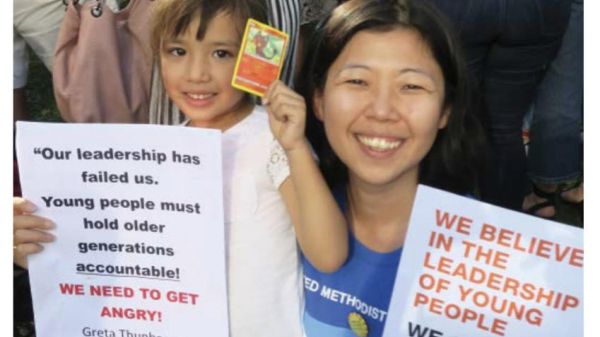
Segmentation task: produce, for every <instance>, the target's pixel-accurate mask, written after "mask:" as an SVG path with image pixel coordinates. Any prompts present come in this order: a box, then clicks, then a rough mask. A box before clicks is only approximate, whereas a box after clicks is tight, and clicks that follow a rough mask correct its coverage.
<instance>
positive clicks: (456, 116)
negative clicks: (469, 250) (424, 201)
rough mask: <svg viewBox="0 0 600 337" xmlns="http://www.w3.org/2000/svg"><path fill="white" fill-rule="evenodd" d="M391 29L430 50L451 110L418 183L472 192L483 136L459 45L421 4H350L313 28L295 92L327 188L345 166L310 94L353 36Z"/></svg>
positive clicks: (341, 177)
mask: <svg viewBox="0 0 600 337" xmlns="http://www.w3.org/2000/svg"><path fill="white" fill-rule="evenodd" d="M396 28H405V29H411V30H414V31H415V32H417V33H419V34H420V35H421V37H422V38H423V40H424V41H425V43H426V44H427V45H428V46H429V48H430V49H431V52H432V54H433V57H434V59H435V60H436V61H437V63H438V64H439V66H440V68H441V69H442V73H443V76H444V85H445V97H444V108H446V107H450V116H449V118H448V124H447V126H446V127H445V128H444V129H441V130H440V131H439V132H438V135H437V137H436V140H435V142H434V144H433V146H432V148H431V150H430V151H429V153H428V154H427V155H426V156H425V158H424V159H423V160H422V162H421V166H420V171H419V183H422V184H426V185H430V186H433V187H437V188H441V189H444V190H447V191H451V192H454V193H460V194H466V193H474V192H476V191H477V185H478V182H479V179H480V176H481V172H482V170H483V163H484V160H483V157H482V156H483V151H484V144H485V143H484V142H485V138H484V133H483V129H482V127H481V125H480V123H479V120H478V118H477V116H476V111H475V106H474V104H473V100H472V93H471V88H470V85H469V83H470V80H469V78H468V76H469V75H468V71H467V68H466V65H465V62H464V59H463V54H462V49H461V46H460V44H459V42H458V41H459V40H458V39H457V37H456V35H455V34H454V32H453V30H452V27H451V25H450V24H449V23H448V21H447V19H446V18H445V17H444V16H443V15H442V14H441V13H439V12H438V11H437V10H436V9H435V8H434V7H432V5H430V4H428V3H427V2H426V1H410V0H349V1H347V2H344V3H343V4H342V5H340V6H338V7H337V8H336V9H335V10H334V11H333V12H332V13H331V14H330V15H329V16H328V17H326V18H324V19H323V21H321V22H320V23H319V24H318V26H317V28H316V30H315V33H314V34H313V36H312V38H311V41H310V43H309V46H308V48H306V49H307V51H308V53H307V55H306V56H305V58H304V59H305V63H304V65H303V70H302V72H301V73H302V74H304V77H303V78H301V80H300V81H299V82H298V90H299V91H300V92H301V93H302V94H303V96H304V97H305V98H306V101H307V107H308V109H309V113H308V122H307V136H308V138H309V140H310V141H311V143H312V145H313V146H314V147H315V149H316V151H317V154H318V155H319V158H320V160H321V161H320V165H321V170H322V172H323V174H324V176H325V178H326V180H327V182H328V184H329V185H330V186H331V187H334V186H337V185H339V184H340V183H346V182H347V181H348V172H347V168H346V166H345V165H344V164H343V163H342V162H341V161H340V160H339V158H338V157H337V156H336V155H335V153H334V152H333V150H332V149H331V147H330V146H329V143H328V142H327V138H326V136H325V131H324V128H323V125H322V123H321V122H320V121H318V120H317V119H316V118H315V116H314V111H313V97H314V95H315V93H319V92H322V91H323V89H324V87H325V82H326V81H327V73H328V71H329V68H330V67H331V65H332V64H333V63H334V62H335V60H336V59H337V57H338V56H339V54H340V53H341V52H342V50H343V48H344V47H345V45H346V44H347V42H348V41H349V40H350V39H351V38H352V37H353V36H354V35H355V34H356V33H358V32H360V31H363V30H369V31H383V32H385V31H391V30H393V29H396Z"/></svg>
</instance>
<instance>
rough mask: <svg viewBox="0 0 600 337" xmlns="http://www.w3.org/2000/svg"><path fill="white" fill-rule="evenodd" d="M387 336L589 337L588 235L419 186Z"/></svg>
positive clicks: (391, 305)
mask: <svg viewBox="0 0 600 337" xmlns="http://www.w3.org/2000/svg"><path fill="white" fill-rule="evenodd" d="M383 336H384V337H407V336H418V337H425V336H426V337H441V336H444V337H480V336H510V337H521V336H544V337H564V336H569V337H579V336H583V231H582V230H581V229H579V228H575V227H570V226H567V225H562V224H559V223H556V222H552V221H547V220H543V219H539V218H536V217H532V216H528V215H525V214H521V213H518V212H514V211H510V210H506V209H503V208H500V207H496V206H492V205H489V204H485V203H482V202H478V201H476V200H472V199H469V198H464V197H461V196H457V195H454V194H451V193H447V192H443V191H439V190H436V189H433V188H430V187H426V186H422V185H421V186H419V189H418V192H417V196H416V200H415V204H414V207H413V211H412V214H411V219H410V226H409V229H408V233H407V237H406V240H405V245H404V249H403V252H402V257H401V260H400V266H399V269H398V274H397V276H396V282H395V285H394V291H393V295H392V298H391V302H390V308H389V311H388V319H387V322H386V326H385V330H384V334H383Z"/></svg>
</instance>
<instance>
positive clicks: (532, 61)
mask: <svg viewBox="0 0 600 337" xmlns="http://www.w3.org/2000/svg"><path fill="white" fill-rule="evenodd" d="M423 1H425V0H423ZM427 1H429V2H431V3H433V4H434V5H436V6H437V8H438V9H440V10H441V11H442V12H443V13H444V14H445V15H447V17H448V18H449V19H450V21H451V22H452V23H453V25H454V27H455V30H457V31H458V33H459V35H460V38H461V43H462V45H463V47H464V50H465V55H466V59H467V66H468V68H469V72H470V74H471V76H472V80H473V81H474V83H475V87H476V88H477V89H478V91H479V93H478V96H479V97H480V103H481V107H482V111H481V114H482V120H483V122H484V126H485V129H486V131H487V135H488V138H489V143H490V145H491V146H490V151H489V158H488V160H489V165H488V168H489V171H488V174H487V175H486V179H484V181H483V182H482V191H481V198H482V199H483V201H486V202H490V203H493V204H495V205H498V206H502V207H505V208H510V209H513V210H517V211H521V210H522V206H523V199H524V197H525V194H526V193H527V189H528V186H529V183H528V179H527V175H526V167H527V163H526V156H525V147H524V145H523V139H522V126H523V117H524V116H525V114H526V113H527V111H528V110H529V108H530V106H531V103H532V102H533V100H534V97H535V95H536V90H537V87H538V84H539V83H540V80H541V79H542V76H543V75H544V72H545V70H546V67H547V66H548V65H549V64H550V62H551V61H552V59H553V58H554V57H555V55H556V53H557V51H558V48H559V47H560V43H561V40H562V36H563V34H564V32H565V29H566V27H567V23H568V21H569V9H570V5H571V1H572V0H551V1H549V0H486V1H481V0H427Z"/></svg>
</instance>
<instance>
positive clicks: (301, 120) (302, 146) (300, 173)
mask: <svg viewBox="0 0 600 337" xmlns="http://www.w3.org/2000/svg"><path fill="white" fill-rule="evenodd" d="M264 104H265V106H266V108H267V111H268V112H269V124H270V126H271V131H272V133H273V135H274V136H275V138H276V139H277V141H278V142H279V144H280V145H281V147H283V149H284V150H285V152H286V155H287V158H288V162H289V167H290V176H289V177H288V178H287V179H286V180H285V181H284V182H283V184H281V187H280V189H279V190H280V192H281V194H282V197H283V200H284V202H285V204H286V206H287V208H288V211H289V213H290V216H291V219H292V222H293V224H294V227H295V230H296V237H297V239H298V243H299V245H300V248H301V249H302V252H303V254H304V256H306V258H308V260H309V261H310V263H311V264H312V265H313V266H315V268H317V269H318V270H320V271H322V272H334V271H336V270H337V269H338V268H339V267H340V266H341V265H342V264H343V263H344V262H345V261H346V257H347V255H348V227H347V225H346V220H345V219H344V216H343V214H342V213H341V211H340V208H339V206H338V205H337V203H336V202H335V199H334V198H333V196H332V194H331V192H330V191H329V188H328V187H327V184H326V183H325V180H324V179H323V176H322V175H321V172H320V171H319V168H318V167H317V164H316V162H315V160H314V158H313V155H312V151H311V147H310V145H309V143H308V140H307V139H306V137H305V136H304V128H305V125H306V104H305V101H304V98H303V97H302V96H300V95H298V94H297V93H296V92H294V91H293V90H291V89H290V88H288V87H287V86H286V85H285V84H283V83H282V82H281V81H276V82H274V83H272V84H271V86H270V87H269V90H268V91H267V93H266V95H265V100H264Z"/></svg>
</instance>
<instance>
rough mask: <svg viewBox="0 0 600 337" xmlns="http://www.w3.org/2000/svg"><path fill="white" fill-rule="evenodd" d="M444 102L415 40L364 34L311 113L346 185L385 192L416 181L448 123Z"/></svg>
mask: <svg viewBox="0 0 600 337" xmlns="http://www.w3.org/2000/svg"><path fill="white" fill-rule="evenodd" d="M444 94H445V92H444V77H443V74H442V70H441V69H440V67H439V65H438V63H437V62H436V60H435V58H434V57H433V55H432V53H431V50H430V48H429V46H428V45H427V43H426V42H425V41H424V40H423V39H422V37H421V36H420V35H419V34H418V33H417V32H415V31H414V30H410V29H405V28H396V29H393V30H390V31H361V32H359V33H357V34H356V35H354V36H353V37H352V38H351V39H350V40H349V41H348V43H347V44H346V46H345V47H344V49H343V50H342V52H341V53H340V55H339V56H338V58H337V59H336V60H335V62H334V63H333V64H332V65H331V67H330V68H329V71H328V73H327V80H326V83H325V87H324V88H323V91H322V92H318V93H316V94H315V99H314V105H315V107H314V108H315V113H316V115H317V117H318V118H319V119H320V120H322V121H323V123H324V127H325V132H326V134H327V139H328V141H329V143H330V145H331V147H332V148H333V150H334V151H335V153H336V154H337V155H338V157H339V158H340V160H341V161H342V162H344V163H345V164H346V166H347V167H348V171H349V174H350V177H351V179H358V180H360V181H362V182H365V183H368V184H372V185H377V186H382V185H386V184H393V183H394V182H396V181H399V180H400V179H401V178H411V179H413V178H414V179H415V182H416V181H417V180H418V171H419V164H420V162H421V160H422V159H423V158H424V157H425V155H426V154H427V153H428V152H429V150H430V149H431V146H432V145H433V142H434V141H435V137H436V135H437V132H438V130H439V129H441V128H443V127H445V126H446V123H447V120H448V114H449V111H450V109H445V108H444Z"/></svg>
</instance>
